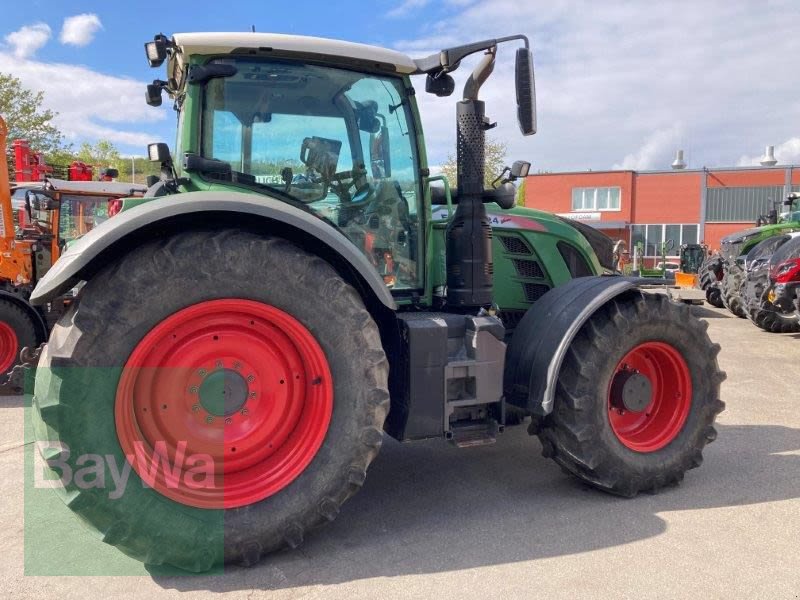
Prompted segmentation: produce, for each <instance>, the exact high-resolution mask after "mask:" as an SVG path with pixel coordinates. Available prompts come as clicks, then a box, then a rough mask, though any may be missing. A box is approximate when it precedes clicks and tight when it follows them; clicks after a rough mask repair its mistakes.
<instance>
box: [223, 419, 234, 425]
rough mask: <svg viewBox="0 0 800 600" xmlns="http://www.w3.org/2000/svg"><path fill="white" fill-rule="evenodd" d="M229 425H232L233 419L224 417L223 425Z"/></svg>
mask: <svg viewBox="0 0 800 600" xmlns="http://www.w3.org/2000/svg"><path fill="white" fill-rule="evenodd" d="M231 423H233V419H231V418H230V417H225V425H230V424H231Z"/></svg>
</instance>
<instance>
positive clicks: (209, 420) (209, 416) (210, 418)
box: [206, 415, 214, 425]
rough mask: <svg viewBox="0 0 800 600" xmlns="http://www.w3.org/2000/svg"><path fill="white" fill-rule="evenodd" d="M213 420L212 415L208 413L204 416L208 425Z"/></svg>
mask: <svg viewBox="0 0 800 600" xmlns="http://www.w3.org/2000/svg"><path fill="white" fill-rule="evenodd" d="M213 422H214V417H212V416H211V415H208V416H207V417H206V423H208V424H209V425H210V424H211V423H213Z"/></svg>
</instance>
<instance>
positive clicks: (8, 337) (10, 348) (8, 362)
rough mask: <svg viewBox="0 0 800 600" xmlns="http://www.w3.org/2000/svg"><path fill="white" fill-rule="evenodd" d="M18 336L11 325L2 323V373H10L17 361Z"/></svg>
mask: <svg viewBox="0 0 800 600" xmlns="http://www.w3.org/2000/svg"><path fill="white" fill-rule="evenodd" d="M18 346H19V342H18V341H17V334H16V332H15V331H14V330H13V329H12V327H11V325H9V324H8V323H5V322H3V321H0V373H5V372H6V371H8V370H9V369H10V368H11V367H12V366H13V365H14V362H15V361H16V359H17V347H18Z"/></svg>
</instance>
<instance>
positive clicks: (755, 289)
mask: <svg viewBox="0 0 800 600" xmlns="http://www.w3.org/2000/svg"><path fill="white" fill-rule="evenodd" d="M769 288H770V282H769V265H764V266H762V267H759V268H756V269H753V270H751V271H749V272H748V273H747V281H746V282H745V285H744V286H742V300H743V303H744V307H745V310H746V311H747V318H748V319H750V320H751V321H752V322H753V324H754V325H755V326H756V327H758V328H759V329H763V330H764V331H768V332H769V333H797V332H798V331H800V315H798V314H797V312H796V311H795V310H794V309H791V310H789V311H788V312H783V311H781V310H780V309H779V308H778V307H777V306H775V305H774V304H772V302H770V301H769V297H768V293H769Z"/></svg>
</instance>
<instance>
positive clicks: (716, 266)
mask: <svg viewBox="0 0 800 600" xmlns="http://www.w3.org/2000/svg"><path fill="white" fill-rule="evenodd" d="M723 265H724V261H723V259H722V257H721V256H720V255H719V254H714V255H712V256H709V257H708V258H707V259H706V260H705V261H703V264H702V265H700V269H699V270H698V273H699V275H700V282H699V283H700V289H702V290H703V291H705V293H706V301H707V302H708V303H709V304H711V305H712V306H716V307H717V308H723V307H724V306H725V305H724V304H723V302H722V293H721V290H720V281H721V279H722V276H723Z"/></svg>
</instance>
